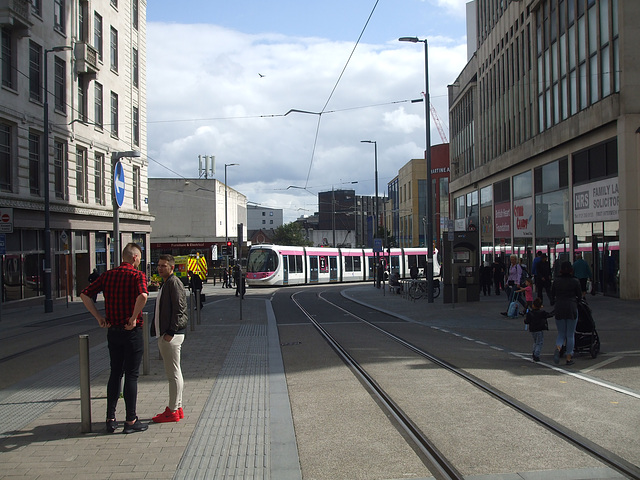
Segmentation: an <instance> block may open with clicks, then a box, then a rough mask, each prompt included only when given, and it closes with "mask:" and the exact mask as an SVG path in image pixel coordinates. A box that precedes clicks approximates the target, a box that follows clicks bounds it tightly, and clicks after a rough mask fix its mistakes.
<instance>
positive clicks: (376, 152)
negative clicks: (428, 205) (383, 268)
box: [360, 140, 379, 286]
mask: <svg viewBox="0 0 640 480" xmlns="http://www.w3.org/2000/svg"><path fill="white" fill-rule="evenodd" d="M360 143H373V152H374V160H375V180H376V181H375V183H376V204H375V205H374V208H373V211H374V214H375V216H376V217H375V218H376V221H375V222H374V225H373V239H374V240H373V243H374V245H373V246H374V248H375V239H376V238H378V222H379V219H378V214H379V212H378V142H376V141H375V140H360ZM374 258H375V263H376V268H377V266H378V261H379V260H378V252H375V251H374ZM373 284H374V286H375V284H376V282H375V280H374V282H373Z"/></svg>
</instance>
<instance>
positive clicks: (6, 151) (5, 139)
mask: <svg viewBox="0 0 640 480" xmlns="http://www.w3.org/2000/svg"><path fill="white" fill-rule="evenodd" d="M11 134H12V131H11V127H10V126H9V125H6V124H4V123H0V191H3V192H10V191H11V148H12V142H11Z"/></svg>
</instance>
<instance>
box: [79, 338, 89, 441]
mask: <svg viewBox="0 0 640 480" xmlns="http://www.w3.org/2000/svg"><path fill="white" fill-rule="evenodd" d="M78 355H79V358H80V424H81V427H82V433H91V380H90V374H89V335H80V336H79V337H78Z"/></svg>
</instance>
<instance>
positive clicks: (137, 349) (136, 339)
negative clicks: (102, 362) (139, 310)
mask: <svg viewBox="0 0 640 480" xmlns="http://www.w3.org/2000/svg"><path fill="white" fill-rule="evenodd" d="M142 340H143V339H142V328H141V327H136V328H134V329H133V330H124V329H122V330H120V329H117V328H109V331H108V332H107V343H108V345H109V357H110V358H111V375H110V376H109V383H107V419H110V418H116V406H117V405H118V398H119V397H120V380H121V379H122V375H124V391H123V395H124V404H125V407H126V409H127V418H126V420H127V421H129V422H131V421H133V420H135V419H136V402H137V399H138V372H139V370H140V362H141V361H142V351H143V349H144V346H143V343H142Z"/></svg>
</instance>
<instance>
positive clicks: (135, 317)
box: [80, 243, 149, 433]
mask: <svg viewBox="0 0 640 480" xmlns="http://www.w3.org/2000/svg"><path fill="white" fill-rule="evenodd" d="M141 259H142V249H141V248H140V246H138V245H137V244H135V243H129V244H127V245H126V246H125V247H124V249H123V250H122V263H121V264H120V266H118V267H117V268H114V269H112V270H108V271H106V272H105V273H103V274H102V275H100V276H99V277H98V279H97V280H96V281H94V282H93V283H91V284H90V285H89V286H88V287H87V288H85V289H84V290H83V291H82V293H81V294H80V298H81V299H82V303H84V305H85V307H86V308H87V310H88V311H89V313H91V315H93V316H94V317H95V319H96V320H97V321H98V324H99V325H100V327H102V328H107V329H108V331H107V344H108V347H109V357H110V360H111V373H110V375H109V382H108V383H107V420H106V426H107V431H108V432H110V433H113V432H115V431H116V429H117V428H118V422H117V420H116V407H117V404H118V398H119V397H120V383H121V380H122V377H123V375H124V390H123V395H124V403H125V407H126V419H125V423H124V429H123V431H124V433H134V432H143V431H145V430H146V429H147V428H148V425H146V424H144V423H142V422H141V421H140V420H139V419H138V416H137V414H136V404H137V400H138V372H139V370H140V362H141V361H142V353H143V338H142V309H143V308H144V306H145V304H146V303H147V296H148V294H149V292H148V290H147V277H146V276H145V274H144V272H142V271H140V270H138V266H139V265H140V261H141ZM100 292H102V293H103V295H104V304H105V315H104V317H103V316H102V314H101V313H100V312H99V311H98V309H97V308H96V304H95V302H94V301H93V297H94V296H95V295H97V294H98V293H100Z"/></svg>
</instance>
